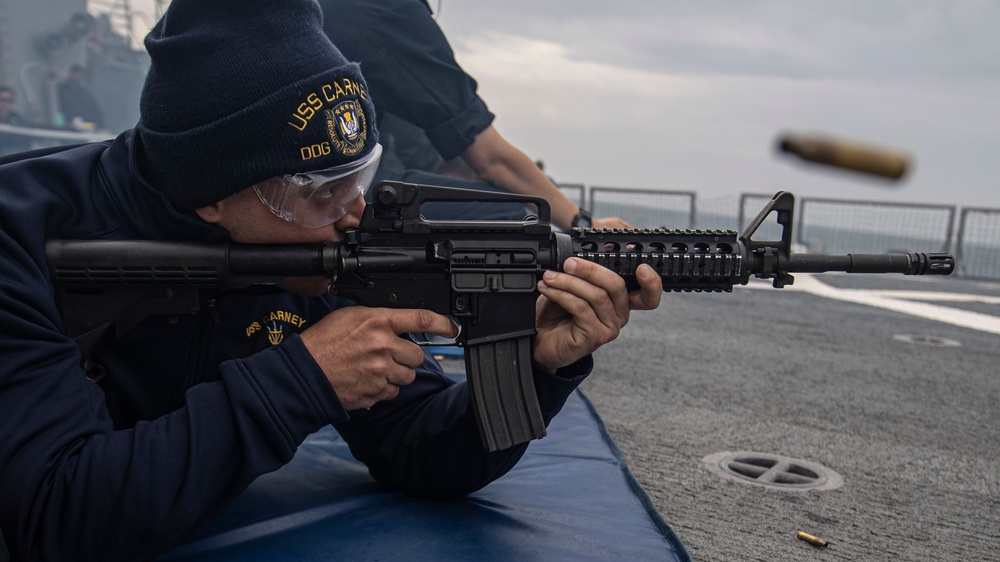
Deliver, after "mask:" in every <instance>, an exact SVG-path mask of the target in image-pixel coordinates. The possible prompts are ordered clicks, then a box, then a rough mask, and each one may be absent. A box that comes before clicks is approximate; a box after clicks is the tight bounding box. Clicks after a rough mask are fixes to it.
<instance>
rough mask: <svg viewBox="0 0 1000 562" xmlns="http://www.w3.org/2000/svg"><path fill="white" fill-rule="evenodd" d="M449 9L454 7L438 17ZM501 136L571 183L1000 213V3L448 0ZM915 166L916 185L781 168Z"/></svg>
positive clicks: (453, 25)
mask: <svg viewBox="0 0 1000 562" xmlns="http://www.w3.org/2000/svg"><path fill="white" fill-rule="evenodd" d="M430 3H431V5H432V6H437V5H438V2H437V0H430ZM438 22H439V24H440V25H441V27H442V28H443V29H444V30H445V33H446V34H447V35H448V37H449V39H450V40H451V42H452V46H453V47H454V49H455V51H456V54H457V57H458V60H459V63H460V64H462V65H463V67H464V68H465V69H466V70H467V71H468V72H469V73H470V74H472V75H473V76H475V77H476V79H477V80H478V81H479V85H480V94H481V95H482V96H483V98H484V99H485V100H486V102H487V104H488V105H489V106H490V108H491V109H492V110H493V111H494V113H496V114H497V116H498V117H497V121H496V126H497V129H498V130H499V131H500V132H501V133H502V134H503V135H504V136H506V137H507V138H508V139H510V140H511V141H513V142H514V143H515V144H517V145H518V146H520V147H521V148H522V149H524V150H525V151H526V152H528V153H529V154H530V155H531V156H532V157H534V158H538V159H542V160H544V161H545V163H546V171H547V172H549V173H550V174H551V175H552V176H554V177H555V178H556V179H557V180H559V181H563V182H581V183H586V184H588V185H594V186H614V187H640V188H659V189H676V190H693V191H697V192H698V193H699V194H700V195H701V196H705V197H712V196H717V195H723V194H736V193H741V192H753V193H773V192H774V191H776V190H779V189H785V190H790V191H793V192H795V193H796V194H798V195H800V196H813V197H838V198H840V197H848V198H862V199H870V200H891V201H912V202H927V203H947V204H958V205H961V206H981V207H996V208H1000V173H998V172H1000V165H998V161H1000V33H998V30H1000V3H997V2H993V1H987V0H983V1H975V0H949V1H934V2H930V1H926V2H925V1H888V0H877V1H812V0H810V1H802V0H799V1H779V0H758V1H752V0H733V1H697V0H690V1H687V0H685V1H676V0H670V1H667V0H615V1H602V2H594V1H592V0H531V1H528V0H503V1H502V2H489V1H486V0H443V1H442V3H441V4H440V11H439V14H438ZM783 131H819V132H824V133H827V134H833V135H838V136H842V137H846V138H850V139H856V140H862V141H866V142H869V143H875V144H881V145H886V146H890V147H895V148H900V149H904V150H906V151H908V152H910V153H911V154H912V155H913V157H914V162H915V165H914V166H912V167H911V170H910V173H909V175H908V176H907V179H906V180H905V181H903V182H901V183H892V182H888V181H885V180H869V179H866V178H864V177H862V176H859V175H857V174H851V173H842V172H836V171H833V172H830V171H827V170H824V169H821V168H817V167H816V166H805V165H802V164H800V163H797V162H795V161H793V160H790V159H788V158H782V157H779V156H777V155H776V151H775V150H774V144H775V139H776V138H777V136H778V135H779V133H781V132H783Z"/></svg>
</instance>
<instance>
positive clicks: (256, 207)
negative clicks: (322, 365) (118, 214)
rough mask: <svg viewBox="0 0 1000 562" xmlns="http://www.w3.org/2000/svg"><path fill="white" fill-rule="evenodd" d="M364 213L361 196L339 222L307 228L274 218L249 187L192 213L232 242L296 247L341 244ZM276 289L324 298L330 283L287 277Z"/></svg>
mask: <svg viewBox="0 0 1000 562" xmlns="http://www.w3.org/2000/svg"><path fill="white" fill-rule="evenodd" d="M364 210H365V199H364V195H359V196H358V198H357V200H356V201H355V203H354V205H353V206H352V207H351V209H350V210H349V211H348V212H347V214H346V215H344V216H343V217H341V218H340V219H339V220H337V221H336V222H334V223H333V224H329V225H327V226H320V227H315V228H310V227H306V226H302V225H301V224H299V223H296V222H292V221H286V220H284V219H282V218H280V217H278V216H277V215H275V214H274V213H273V212H271V210H270V209H268V208H267V206H266V205H265V204H264V203H263V202H262V201H261V200H260V197H258V196H257V193H256V192H255V191H254V188H252V187H251V188H247V189H244V190H243V191H240V192H238V193H236V194H235V195H231V196H229V197H227V198H225V199H223V200H222V201H219V202H218V203H216V204H214V205H209V206H208V207H202V208H200V209H197V210H196V212H197V213H198V215H199V216H200V217H201V218H202V219H204V220H206V221H207V222H211V223H214V224H217V225H219V226H221V227H222V228H224V229H226V230H227V231H228V232H229V238H230V239H231V240H232V241H233V242H239V243H243V244H297V243H312V242H339V241H341V240H343V239H344V231H346V230H347V229H349V228H355V227H357V226H358V224H359V223H360V221H361V215H362V213H364ZM278 286H279V287H281V288H282V289H285V290H287V291H291V292H293V293H296V294H300V295H307V296H314V295H321V294H324V293H325V292H326V290H327V288H329V286H330V280H329V279H326V278H324V277H319V276H317V277H288V278H286V279H284V280H283V281H281V282H280V283H278Z"/></svg>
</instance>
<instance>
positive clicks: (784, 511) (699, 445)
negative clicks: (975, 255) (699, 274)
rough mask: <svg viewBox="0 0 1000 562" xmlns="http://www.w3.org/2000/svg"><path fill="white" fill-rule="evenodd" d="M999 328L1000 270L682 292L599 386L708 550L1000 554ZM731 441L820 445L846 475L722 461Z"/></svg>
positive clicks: (631, 329)
mask: <svg viewBox="0 0 1000 562" xmlns="http://www.w3.org/2000/svg"><path fill="white" fill-rule="evenodd" d="M817 281H818V282H820V283H822V285H817V283H816V282H817ZM802 288H807V289H809V290H808V291H803V290H802ZM755 289H762V290H755ZM876 290H879V291H889V293H876V292H874V291H876ZM898 291H918V292H919V293H912V292H910V293H905V292H904V293H899V292H898ZM922 293H930V294H922ZM821 295H822V296H821ZM901 296H906V297H907V298H906V299H902V298H899V297H901ZM853 301H862V302H863V304H862V303H858V302H853ZM907 303H910V304H907ZM928 304H929V305H931V306H927V305H928ZM882 307H888V309H887V308H882ZM915 314H917V315H919V316H915ZM932 318H941V319H942V320H944V321H942V320H935V319H932ZM950 322H957V323H961V324H963V325H966V326H971V327H962V326H957V325H955V324H953V323H950ZM906 336H918V337H917V338H906ZM907 339H909V341H904V340H907ZM914 341H915V342H917V343H914ZM998 344H1000V284H996V283H977V282H974V281H970V280H963V279H953V278H911V277H901V276H888V275H886V276H853V275H821V276H815V277H812V278H810V276H805V275H799V276H797V281H796V285H795V287H794V288H788V289H782V290H777V289H771V288H770V287H769V285H766V284H764V283H762V282H755V283H754V284H753V285H752V286H751V287H739V288H737V289H736V290H735V291H734V293H733V294H714V295H705V294H683V293H681V294H671V293H667V294H665V295H664V302H663V305H662V306H661V308H660V309H659V310H656V311H653V312H647V313H638V314H635V315H633V317H632V321H631V322H630V324H629V326H628V328H627V329H626V331H625V332H624V333H623V334H622V336H621V337H620V338H619V340H618V341H617V342H615V344H613V345H611V346H607V347H606V348H603V349H602V350H600V351H599V352H598V357H597V361H598V369H597V370H596V371H595V372H594V374H593V375H592V376H591V377H590V378H589V379H588V380H587V381H586V382H585V384H584V386H583V391H584V393H585V394H586V395H587V397H588V398H589V399H590V400H591V401H592V402H593V403H594V405H595V406H596V408H597V410H598V411H599V413H600V414H601V416H602V418H603V420H604V422H605V424H606V425H607V427H608V430H609V432H610V433H611V435H612V437H613V438H614V439H615V440H616V442H617V443H618V445H619V446H620V447H621V449H622V450H623V451H624V453H625V457H626V459H627V460H628V462H629V464H630V466H631V468H632V471H633V473H634V474H635V476H636V478H637V479H638V480H639V482H640V483H641V484H642V486H643V487H644V488H645V490H646V491H647V493H648V494H649V495H650V496H651V498H652V500H653V502H654V503H655V505H656V507H657V509H659V511H660V513H661V514H662V516H663V517H664V519H665V520H666V521H667V522H668V523H669V524H670V525H671V526H672V527H673V529H674V530H675V531H676V532H677V533H678V535H679V536H680V538H681V540H682V541H684V543H685V545H686V546H687V548H688V549H689V551H690V553H691V555H692V557H693V558H694V559H695V560H724V561H728V560H768V561H780V560H795V561H799V560H987V559H994V560H995V559H996V545H997V541H998V539H1000V530H998V529H1000V484H998V482H1000V423H998V422H1000V376H998V372H1000V367H998V365H1000V345H998ZM722 452H754V453H763V454H772V455H780V456H783V457H791V458H793V459H797V460H801V461H803V462H806V463H818V464H820V465H822V466H823V467H826V468H828V469H831V470H832V471H834V472H835V473H836V474H837V475H839V476H840V477H842V479H843V485H842V486H840V487H838V488H836V489H830V490H823V491H816V490H812V491H786V490H783V489H779V488H776V487H773V486H762V485H758V484H754V483H746V482H744V481H741V479H740V478H739V477H727V476H726V475H724V474H719V472H718V471H712V470H709V469H708V468H707V465H706V463H705V462H704V459H705V457H707V456H709V455H712V454H715V453H722ZM799 530H802V531H805V532H808V533H811V534H812V535H815V536H818V537H820V538H822V539H825V540H826V541H828V543H829V545H828V546H827V547H825V548H821V547H816V546H812V545H810V544H808V543H806V542H804V541H802V540H799V539H797V537H796V532H797V531H799Z"/></svg>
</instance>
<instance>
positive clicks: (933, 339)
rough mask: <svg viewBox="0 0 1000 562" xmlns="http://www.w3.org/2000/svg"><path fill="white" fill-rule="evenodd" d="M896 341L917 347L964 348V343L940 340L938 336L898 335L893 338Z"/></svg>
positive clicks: (946, 339) (945, 339)
mask: <svg viewBox="0 0 1000 562" xmlns="http://www.w3.org/2000/svg"><path fill="white" fill-rule="evenodd" d="M892 339H894V340H896V341H901V342H906V343H912V344H915V345H929V346H932V347H962V342H960V341H956V340H950V339H948V338H939V337H938V336H919V335H915V334H896V335H895V336H892Z"/></svg>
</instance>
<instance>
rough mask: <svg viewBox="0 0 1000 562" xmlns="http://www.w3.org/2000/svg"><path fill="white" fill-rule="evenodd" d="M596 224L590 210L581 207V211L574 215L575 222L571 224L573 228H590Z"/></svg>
mask: <svg viewBox="0 0 1000 562" xmlns="http://www.w3.org/2000/svg"><path fill="white" fill-rule="evenodd" d="M593 224H594V217H593V216H591V214H590V211H588V210H587V209H584V208H583V207H580V212H579V213H577V214H576V216H575V217H573V222H571V223H570V226H571V227H573V228H590V227H591V226H592V225H593Z"/></svg>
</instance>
